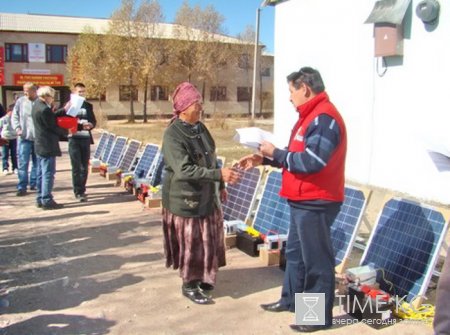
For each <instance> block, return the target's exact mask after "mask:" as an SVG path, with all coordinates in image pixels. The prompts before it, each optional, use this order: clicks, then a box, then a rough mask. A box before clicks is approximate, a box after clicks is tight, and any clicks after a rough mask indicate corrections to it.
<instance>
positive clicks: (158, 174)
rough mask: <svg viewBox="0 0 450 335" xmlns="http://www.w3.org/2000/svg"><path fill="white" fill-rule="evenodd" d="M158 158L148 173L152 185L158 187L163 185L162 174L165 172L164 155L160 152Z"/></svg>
mask: <svg viewBox="0 0 450 335" xmlns="http://www.w3.org/2000/svg"><path fill="white" fill-rule="evenodd" d="M157 155H158V157H157V158H155V160H154V161H153V164H152V167H151V168H150V171H149V173H148V177H149V181H150V185H152V186H158V185H160V184H161V180H162V172H163V170H164V155H163V154H162V152H161V150H160V151H158V154H157Z"/></svg>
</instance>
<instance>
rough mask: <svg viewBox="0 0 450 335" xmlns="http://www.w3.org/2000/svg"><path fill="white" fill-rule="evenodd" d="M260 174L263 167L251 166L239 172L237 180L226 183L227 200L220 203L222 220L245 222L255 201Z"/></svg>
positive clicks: (261, 174)
mask: <svg viewBox="0 0 450 335" xmlns="http://www.w3.org/2000/svg"><path fill="white" fill-rule="evenodd" d="M262 176H263V168H252V169H250V170H247V171H243V172H241V180H240V181H239V182H237V183H236V184H233V185H230V184H228V185H227V193H228V197H227V201H225V202H224V203H222V212H223V216H224V220H226V221H230V220H241V221H243V222H247V220H248V219H249V218H250V215H251V212H252V209H253V207H254V204H255V202H256V198H257V191H258V190H259V187H260V185H261V179H262Z"/></svg>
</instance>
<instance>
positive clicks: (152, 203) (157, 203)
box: [145, 197, 162, 208]
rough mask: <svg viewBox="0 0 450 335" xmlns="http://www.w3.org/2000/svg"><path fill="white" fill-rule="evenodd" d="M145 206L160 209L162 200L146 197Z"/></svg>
mask: <svg viewBox="0 0 450 335" xmlns="http://www.w3.org/2000/svg"><path fill="white" fill-rule="evenodd" d="M145 206H147V207H148V208H160V207H161V206H162V199H161V198H151V197H146V198H145Z"/></svg>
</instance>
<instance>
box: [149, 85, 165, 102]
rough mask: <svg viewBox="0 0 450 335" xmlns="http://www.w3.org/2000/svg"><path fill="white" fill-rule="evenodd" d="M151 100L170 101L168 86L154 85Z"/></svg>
mask: <svg viewBox="0 0 450 335" xmlns="http://www.w3.org/2000/svg"><path fill="white" fill-rule="evenodd" d="M150 100H151V101H158V100H166V101H167V100H169V89H168V88H167V86H158V85H152V87H151V88H150Z"/></svg>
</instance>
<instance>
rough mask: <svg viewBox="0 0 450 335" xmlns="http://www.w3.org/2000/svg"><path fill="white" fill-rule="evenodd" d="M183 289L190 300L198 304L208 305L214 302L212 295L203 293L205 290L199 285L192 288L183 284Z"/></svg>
mask: <svg viewBox="0 0 450 335" xmlns="http://www.w3.org/2000/svg"><path fill="white" fill-rule="evenodd" d="M181 291H182V292H183V295H184V296H185V297H187V298H189V300H191V301H192V302H195V303H196V304H199V305H208V304H213V303H214V301H213V300H212V299H211V298H210V297H208V296H206V295H205V294H203V292H202V291H201V290H200V289H199V288H198V287H194V288H191V287H186V286H185V285H183V286H182V287H181Z"/></svg>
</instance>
